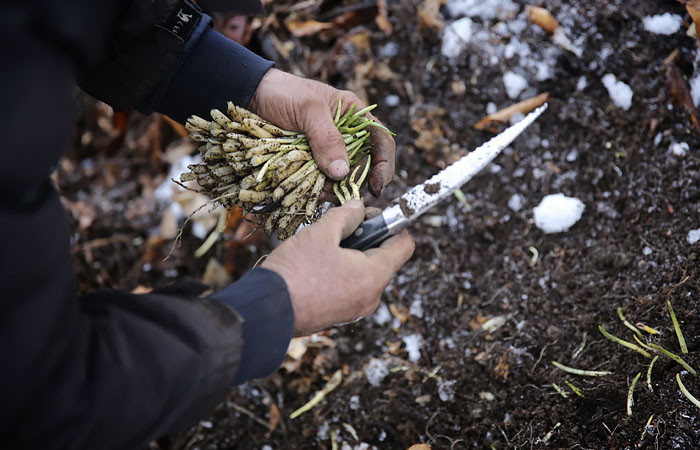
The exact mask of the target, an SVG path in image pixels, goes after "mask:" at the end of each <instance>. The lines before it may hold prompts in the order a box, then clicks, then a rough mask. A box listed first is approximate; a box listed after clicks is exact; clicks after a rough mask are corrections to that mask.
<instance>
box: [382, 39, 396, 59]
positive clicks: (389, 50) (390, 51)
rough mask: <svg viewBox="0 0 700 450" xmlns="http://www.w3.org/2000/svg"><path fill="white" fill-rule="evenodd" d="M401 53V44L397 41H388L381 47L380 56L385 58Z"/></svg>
mask: <svg viewBox="0 0 700 450" xmlns="http://www.w3.org/2000/svg"><path fill="white" fill-rule="evenodd" d="M398 54H399V44H397V43H396V42H388V43H387V44H386V45H383V46H382V47H381V48H380V49H379V56H381V57H383V58H393V57H394V56H396V55H398Z"/></svg>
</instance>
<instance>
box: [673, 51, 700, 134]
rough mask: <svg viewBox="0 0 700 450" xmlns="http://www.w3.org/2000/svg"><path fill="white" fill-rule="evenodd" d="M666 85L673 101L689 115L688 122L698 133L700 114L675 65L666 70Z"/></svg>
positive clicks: (686, 84)
mask: <svg viewBox="0 0 700 450" xmlns="http://www.w3.org/2000/svg"><path fill="white" fill-rule="evenodd" d="M666 85H667V86H668V90H669V92H670V94H671V96H672V97H673V99H674V100H675V101H676V102H677V103H678V104H679V105H680V106H681V107H682V108H683V109H684V110H685V112H687V113H688V115H690V121H691V123H692V124H693V126H694V127H695V129H696V130H698V131H700V112H698V109H697V108H696V107H695V104H694V103H693V97H692V96H691V95H690V89H689V88H688V83H687V82H686V81H685V78H684V77H683V75H682V74H681V71H680V70H679V69H678V66H676V65H675V64H672V65H670V66H668V68H667V69H666Z"/></svg>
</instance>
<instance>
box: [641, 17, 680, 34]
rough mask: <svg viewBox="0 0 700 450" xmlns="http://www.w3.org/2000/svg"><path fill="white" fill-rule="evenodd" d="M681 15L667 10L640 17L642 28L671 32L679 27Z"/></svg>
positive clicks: (676, 30)
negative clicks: (662, 12)
mask: <svg viewBox="0 0 700 450" xmlns="http://www.w3.org/2000/svg"><path fill="white" fill-rule="evenodd" d="M681 20H682V17H681V16H679V15H678V14H671V13H669V12H667V13H664V14H659V15H657V16H645V17H643V18H642V24H643V25H644V29H645V30H647V31H648V32H650V33H656V34H673V33H676V32H678V30H680V29H681Z"/></svg>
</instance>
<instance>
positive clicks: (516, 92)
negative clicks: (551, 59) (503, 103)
mask: <svg viewBox="0 0 700 450" xmlns="http://www.w3.org/2000/svg"><path fill="white" fill-rule="evenodd" d="M503 84H504V85H505V87H506V94H508V98H510V99H512V100H515V99H517V98H518V97H519V96H520V94H521V93H522V92H523V91H524V90H525V89H527V87H528V83H527V80H526V79H525V77H524V76H522V75H518V74H517V73H514V72H511V71H508V72H506V73H505V74H504V75H503Z"/></svg>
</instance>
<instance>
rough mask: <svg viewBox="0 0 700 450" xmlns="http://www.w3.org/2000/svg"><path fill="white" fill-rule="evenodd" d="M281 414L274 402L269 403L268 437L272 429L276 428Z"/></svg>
mask: <svg viewBox="0 0 700 450" xmlns="http://www.w3.org/2000/svg"><path fill="white" fill-rule="evenodd" d="M281 418H282V415H281V414H280V409H279V408H278V407H277V405H276V404H275V403H270V419H269V421H268V422H267V430H268V431H267V437H268V438H269V437H270V435H271V434H272V432H273V431H275V429H276V428H277V424H279V423H280V419H281Z"/></svg>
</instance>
